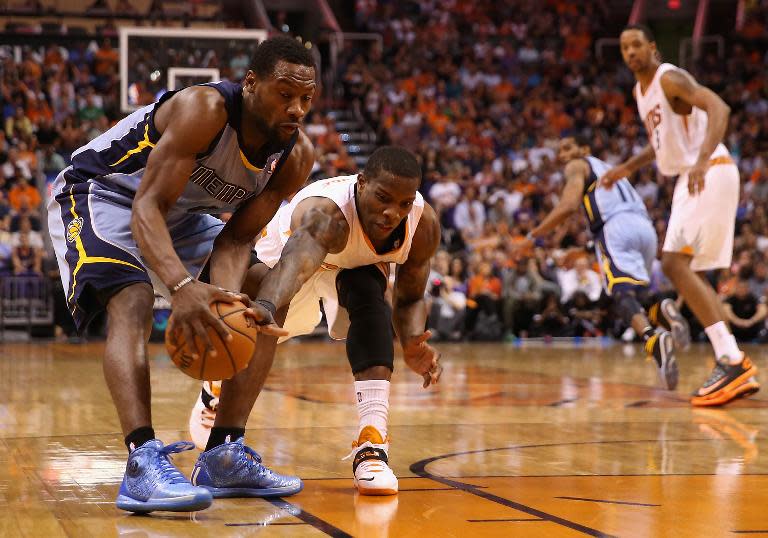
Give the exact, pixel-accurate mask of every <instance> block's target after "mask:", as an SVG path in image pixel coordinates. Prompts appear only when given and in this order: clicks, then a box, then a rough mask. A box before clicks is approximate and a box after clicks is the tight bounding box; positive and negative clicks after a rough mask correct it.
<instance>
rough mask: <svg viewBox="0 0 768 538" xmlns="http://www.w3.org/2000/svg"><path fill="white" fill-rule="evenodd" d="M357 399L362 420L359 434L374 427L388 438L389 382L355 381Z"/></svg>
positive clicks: (377, 380)
mask: <svg viewBox="0 0 768 538" xmlns="http://www.w3.org/2000/svg"><path fill="white" fill-rule="evenodd" d="M355 393H356V397H357V415H358V417H359V418H360V427H359V429H358V431H357V433H358V434H359V433H360V432H361V431H363V428H365V427H366V426H373V427H374V428H376V429H377V430H378V431H379V433H380V434H381V436H382V438H384V439H386V438H387V419H388V417H389V381H387V380H386V379H372V380H370V381H355Z"/></svg>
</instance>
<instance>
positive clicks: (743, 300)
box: [723, 279, 768, 342]
mask: <svg viewBox="0 0 768 538" xmlns="http://www.w3.org/2000/svg"><path fill="white" fill-rule="evenodd" d="M723 308H724V310H725V313H726V316H727V320H728V322H729V323H730V324H731V329H732V330H733V335H734V336H735V337H736V339H737V340H739V341H741V342H750V341H752V340H755V339H757V338H758V337H765V332H766V328H765V318H766V316H768V306H766V304H765V296H764V295H759V296H756V295H754V294H753V293H752V292H751V291H750V285H749V282H748V281H747V280H744V279H739V280H738V281H737V282H736V285H735V289H734V292H733V294H732V295H731V296H730V297H728V299H726V300H725V302H724V303H723Z"/></svg>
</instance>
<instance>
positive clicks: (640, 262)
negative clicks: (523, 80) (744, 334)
mask: <svg viewBox="0 0 768 538" xmlns="http://www.w3.org/2000/svg"><path fill="white" fill-rule="evenodd" d="M558 160H559V161H560V164H562V165H563V166H564V167H565V186H564V187H563V191H562V193H561V194H560V201H559V202H558V204H557V206H556V207H555V208H554V209H553V210H552V211H551V212H550V213H549V215H547V216H546V217H545V218H544V220H542V222H541V224H539V225H538V226H537V227H536V228H534V229H533V230H531V232H530V233H529V234H528V237H527V241H525V242H523V243H521V244H520V245H519V248H525V247H530V246H531V245H532V243H533V241H534V240H535V239H536V238H538V237H541V236H543V235H544V234H546V233H549V232H551V231H552V230H554V229H555V228H556V227H557V226H558V225H560V224H562V223H563V222H564V221H565V220H566V219H568V218H569V217H571V215H573V214H574V213H575V212H576V211H578V210H579V208H583V209H584V213H585V214H586V217H587V220H588V221H589V228H590V230H591V232H592V235H593V236H594V239H595V254H596V255H597V259H598V261H599V265H600V273H601V275H602V277H603V287H604V289H605V291H606V293H607V294H608V295H610V296H611V297H612V298H613V301H614V305H615V307H616V309H617V311H618V312H619V313H620V315H621V317H622V319H623V320H624V322H625V323H626V324H627V325H628V326H631V327H632V328H633V329H634V330H635V332H636V333H637V334H638V335H640V336H642V337H643V340H644V341H645V350H646V352H647V353H648V355H649V356H651V357H653V359H654V360H655V362H656V366H657V368H658V370H659V378H660V380H661V382H662V384H663V386H664V388H666V389H669V390H673V389H674V388H675V387H676V386H677V380H678V368H677V361H676V360H675V354H674V343H673V337H672V333H670V332H668V331H661V332H659V333H656V331H655V330H654V327H653V326H652V324H651V322H650V321H649V320H648V316H647V315H646V312H645V309H644V308H643V307H642V306H641V304H640V300H642V298H643V297H644V296H645V295H646V294H647V291H648V284H649V283H650V279H651V278H650V272H651V264H652V263H653V260H654V258H655V257H656V250H657V238H656V231H655V230H654V228H653V224H652V223H651V219H650V217H649V216H648V211H647V210H646V208H645V204H644V203H643V201H642V199H641V198H640V195H639V194H637V192H635V189H634V187H632V184H631V183H630V182H629V181H628V180H627V179H626V178H622V179H620V180H619V181H617V182H616V185H615V186H614V188H606V187H604V186H602V185H600V181H599V179H600V177H601V176H602V175H603V174H604V173H605V171H606V170H608V169H609V168H610V166H609V165H608V163H605V162H603V161H601V160H600V159H596V158H595V157H592V156H591V155H590V149H589V144H588V142H587V141H586V140H584V139H583V138H582V137H581V136H569V137H566V138H563V139H562V140H561V141H560V147H559V150H558ZM667 301H669V302H670V303H672V304H671V305H669V304H668V305H665V306H666V307H667V308H666V309H661V310H662V311H663V312H666V311H667V310H668V309H674V308H675V306H674V301H672V300H670V299H667ZM656 310H657V311H658V310H659V308H656ZM667 324H668V322H667ZM679 333H681V334H677V335H676V338H675V339H674V340H676V341H677V343H678V345H682V346H685V345H686V344H687V343H688V341H689V340H690V335H689V333H688V331H687V330H684V331H679Z"/></svg>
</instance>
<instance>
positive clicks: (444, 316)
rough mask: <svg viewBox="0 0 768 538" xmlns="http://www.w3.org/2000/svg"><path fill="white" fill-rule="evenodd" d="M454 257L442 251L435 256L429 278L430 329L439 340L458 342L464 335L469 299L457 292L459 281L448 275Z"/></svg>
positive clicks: (462, 293)
mask: <svg viewBox="0 0 768 538" xmlns="http://www.w3.org/2000/svg"><path fill="white" fill-rule="evenodd" d="M450 263H451V257H450V254H448V252H446V251H444V250H440V251H438V252H437V253H436V254H435V258H434V260H433V263H432V270H431V272H430V275H429V284H428V290H427V291H428V294H429V296H430V297H431V304H430V307H429V312H430V314H429V321H430V328H431V329H432V331H433V334H434V335H435V337H436V338H437V339H438V340H459V339H461V337H462V335H463V334H464V332H463V328H464V315H465V308H466V305H467V296H466V295H465V294H464V292H463V291H461V290H460V289H457V284H460V283H458V282H456V279H454V278H453V277H451V276H450V275H449V272H450Z"/></svg>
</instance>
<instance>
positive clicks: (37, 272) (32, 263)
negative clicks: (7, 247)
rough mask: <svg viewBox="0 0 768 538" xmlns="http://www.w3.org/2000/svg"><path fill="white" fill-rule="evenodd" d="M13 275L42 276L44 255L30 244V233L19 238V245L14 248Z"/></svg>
mask: <svg viewBox="0 0 768 538" xmlns="http://www.w3.org/2000/svg"><path fill="white" fill-rule="evenodd" d="M11 256H12V259H13V274H14V275H17V276H42V275H43V253H42V250H41V249H40V248H37V247H33V246H32V245H31V244H30V238H29V234H28V233H22V234H21V235H20V236H19V242H18V245H16V246H14V247H13V251H12V255H11Z"/></svg>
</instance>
